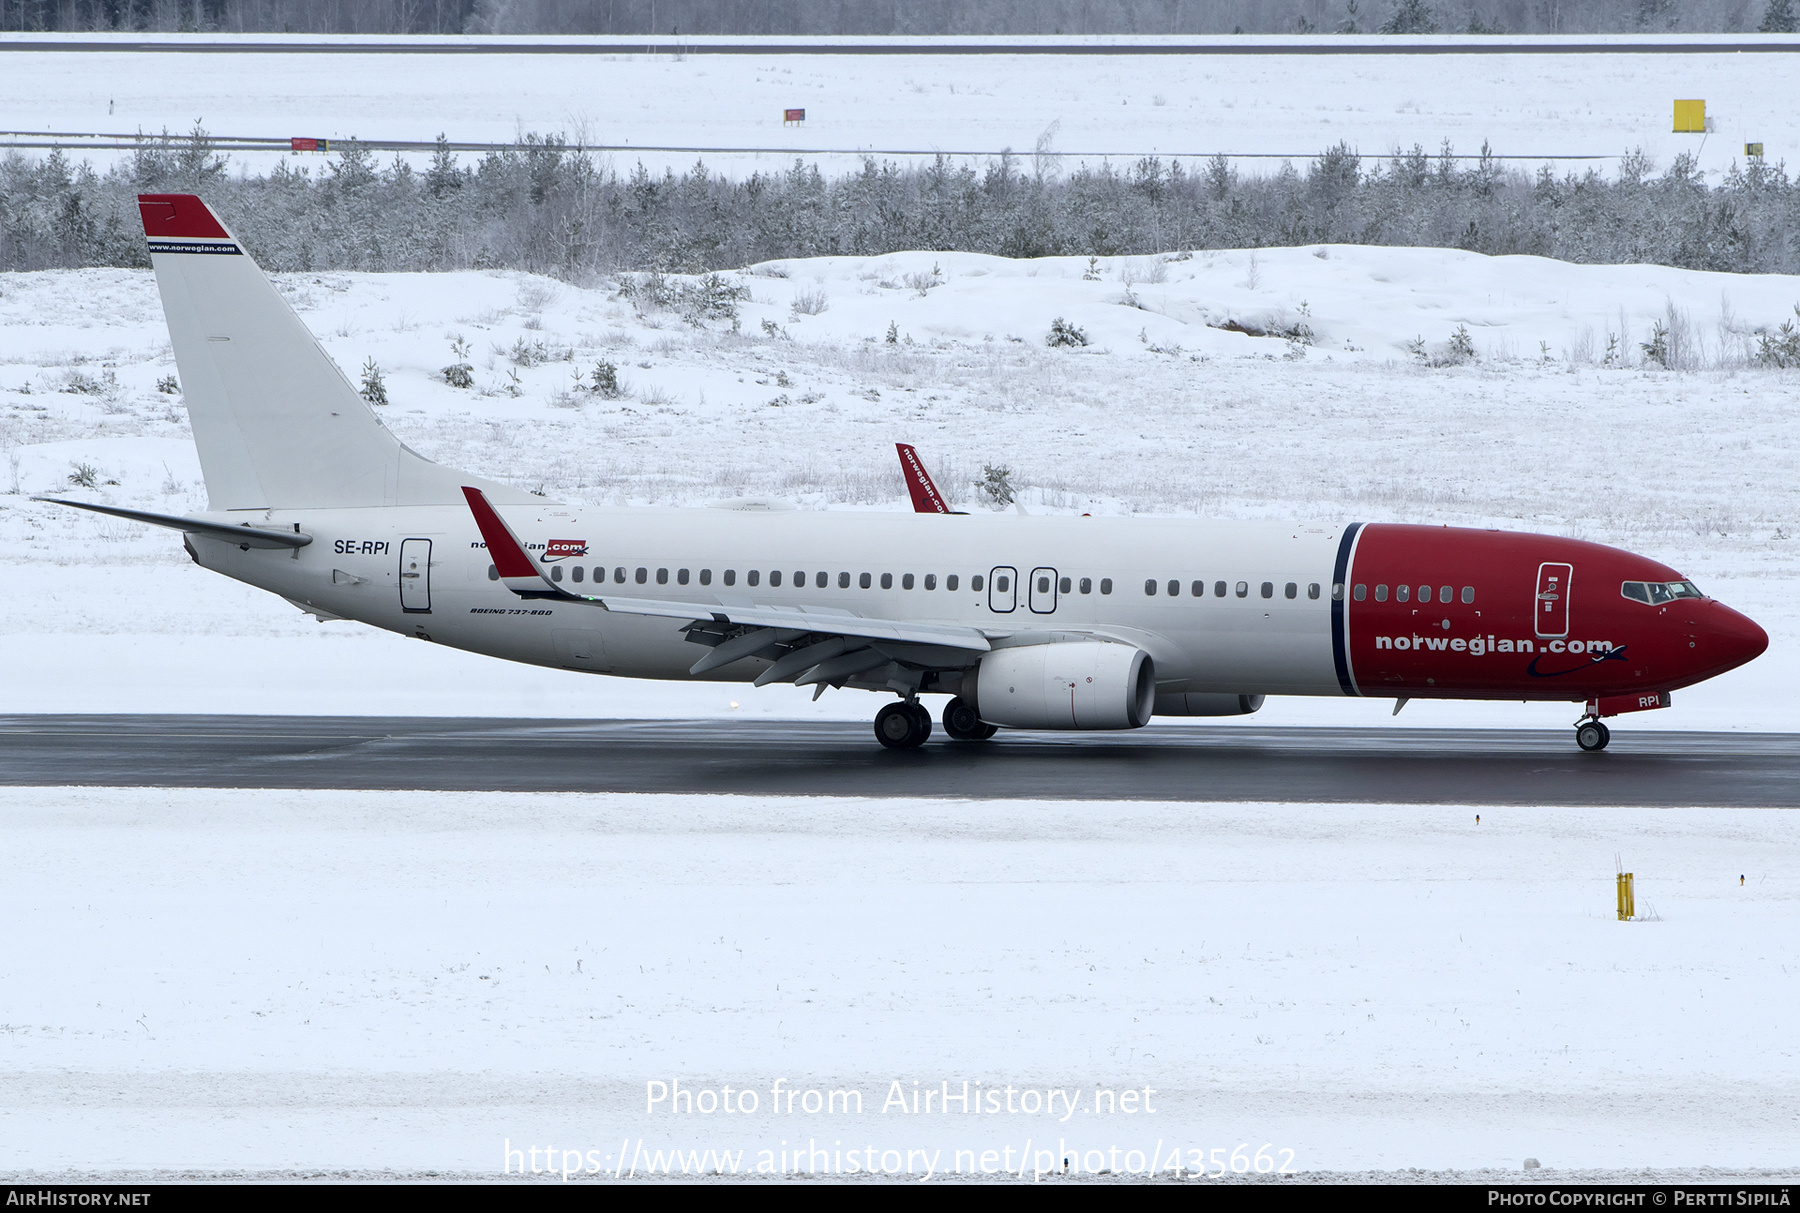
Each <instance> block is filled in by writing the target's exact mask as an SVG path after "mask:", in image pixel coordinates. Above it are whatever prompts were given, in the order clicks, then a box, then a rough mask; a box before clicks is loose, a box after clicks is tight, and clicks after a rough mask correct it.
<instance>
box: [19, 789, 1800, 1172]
mask: <svg viewBox="0 0 1800 1213" xmlns="http://www.w3.org/2000/svg"><path fill="white" fill-rule="evenodd" d="M1480 812H1481V820H1480V823H1479V824H1477V823H1476V820H1475V812H1474V810H1470V809H1464V808H1457V807H1442V808H1439V807H1432V808H1428V809H1419V808H1410V807H1404V806H1343V805H1333V806H1330V807H1325V808H1307V807H1304V806H1294V805H1279V806H1268V805H1215V804H1188V805H1141V804H1070V803H1029V802H1026V803H1018V802H962V803H956V802H943V801H918V802H909V801H904V800H900V801H895V800H872V801H863V800H837V799H829V798H806V799H770V798H737V797H707V798H701V797H691V798H690V797H656V796H587V795H535V796H534V795H474V794H449V795H437V796H431V797H427V798H421V797H419V796H416V795H413V794H410V793H337V792H320V793H306V792H266V791H241V792H191V791H153V790H135V789H124V790H121V789H81V790H67V789H6V790H4V791H0V833H3V834H4V847H5V852H6V854H7V855H8V856H9V857H10V858H11V860H12V864H11V872H12V875H11V876H10V877H9V879H8V881H7V883H6V887H5V889H4V890H3V891H0V903H3V906H4V910H5V913H6V917H7V920H8V922H9V923H10V924H11V929H10V930H9V931H8V932H7V934H6V938H5V941H4V943H0V972H3V973H4V974H5V977H6V986H7V990H8V999H7V1007H6V1011H5V1014H4V1017H3V1018H4V1021H5V1022H4V1023H3V1024H0V1058H4V1066H3V1067H0V1069H3V1071H4V1077H0V1121H3V1123H4V1125H5V1132H4V1133H3V1134H0V1172H11V1173H16V1172H18V1171H22V1170H26V1169H33V1170H38V1171H44V1170H52V1171H55V1170H63V1169H68V1168H82V1169H92V1168H151V1167H156V1168H174V1169H181V1168H194V1169H204V1170H221V1169H238V1168H250V1169H258V1168H326V1167H330V1168H337V1167H347V1168H357V1169H370V1170H379V1169H384V1168H390V1169H399V1170H425V1169H439V1170H444V1171H452V1172H463V1171H468V1172H477V1173H490V1174H491V1173H493V1172H497V1171H498V1170H499V1169H500V1168H501V1166H502V1165H503V1149H504V1145H503V1143H505V1142H508V1141H510V1142H511V1144H512V1145H513V1146H514V1147H520V1146H524V1145H539V1146H542V1145H555V1146H556V1147H558V1148H559V1149H560V1148H570V1149H573V1148H579V1149H581V1150H582V1151H586V1150H588V1149H593V1150H596V1151H598V1153H599V1154H600V1155H601V1156H617V1155H618V1153H619V1150H620V1143H621V1142H625V1143H627V1145H628V1147H630V1149H631V1150H633V1151H635V1148H636V1145H637V1143H638V1141H639V1140H640V1139H641V1140H642V1141H643V1142H644V1143H645V1144H646V1148H647V1149H661V1150H666V1149H671V1148H676V1147H679V1148H682V1149H684V1150H685V1149H693V1148H698V1149H706V1148H720V1149H723V1148H727V1147H729V1148H731V1149H743V1150H747V1151H749V1152H750V1157H751V1158H752V1159H754V1158H755V1156H756V1152H757V1151H759V1150H761V1149H764V1148H767V1149H770V1150H779V1149H781V1148H782V1146H781V1144H780V1143H786V1146H787V1147H788V1148H792V1147H793V1146H795V1145H796V1144H804V1143H806V1142H808V1141H813V1140H817V1141H818V1142H819V1143H820V1144H821V1146H822V1147H823V1148H825V1149H827V1150H835V1149H839V1148H842V1149H846V1150H847V1149H850V1148H852V1147H854V1148H857V1149H861V1148H862V1147H863V1146H864V1145H865V1144H873V1145H876V1146H877V1147H879V1148H880V1149H887V1148H890V1147H893V1148H914V1147H918V1148H928V1149H942V1150H944V1151H945V1154H944V1158H945V1159H949V1158H950V1157H952V1152H953V1151H955V1150H957V1149H975V1150H984V1149H988V1148H994V1149H1001V1148H1004V1147H1011V1148H1012V1149H1013V1150H1014V1152H1015V1155H1016V1154H1017V1152H1018V1151H1019V1149H1020V1148H1021V1147H1023V1145H1024V1143H1025V1142H1026V1140H1027V1139H1031V1140H1032V1141H1035V1142H1036V1143H1038V1145H1040V1146H1042V1145H1045V1144H1049V1145H1050V1147H1051V1148H1052V1149H1053V1150H1054V1149H1056V1148H1058V1146H1057V1143H1059V1142H1060V1143H1066V1145H1067V1146H1069V1147H1071V1148H1076V1147H1078V1148H1080V1149H1081V1150H1083V1151H1086V1150H1088V1149H1092V1148H1110V1147H1111V1146H1114V1145H1116V1146H1118V1147H1120V1148H1121V1149H1135V1150H1139V1151H1142V1152H1144V1153H1145V1154H1146V1155H1147V1154H1148V1153H1149V1152H1150V1151H1151V1150H1152V1149H1153V1147H1154V1146H1155V1143H1156V1142H1157V1141H1158V1140H1159V1139H1160V1141H1161V1143H1162V1145H1161V1149H1162V1151H1163V1157H1164V1158H1165V1159H1166V1158H1167V1153H1168V1151H1169V1150H1170V1149H1171V1148H1172V1147H1175V1146H1177V1145H1178V1144H1179V1145H1180V1146H1181V1147H1182V1148H1183V1149H1184V1150H1185V1149H1187V1148H1189V1147H1202V1148H1205V1149H1208V1150H1210V1149H1211V1148H1212V1147H1214V1146H1220V1147H1224V1150H1225V1153H1226V1154H1227V1155H1229V1153H1230V1152H1231V1150H1232V1149H1234V1148H1235V1147H1237V1146H1238V1145H1239V1143H1248V1147H1249V1149H1248V1151H1247V1153H1254V1152H1255V1151H1256V1150H1257V1149H1258V1148H1259V1147H1260V1146H1262V1145H1263V1144H1264V1143H1272V1144H1273V1146H1274V1147H1275V1149H1276V1150H1280V1149H1292V1150H1293V1151H1294V1153H1293V1156H1292V1157H1293V1159H1294V1164H1295V1166H1296V1167H1297V1168H1299V1169H1303V1170H1327V1171H1340V1170H1351V1171H1367V1170H1396V1169H1401V1168H1406V1167H1423V1168H1485V1167H1492V1168H1496V1169H1509V1170H1510V1169H1516V1168H1517V1167H1518V1165H1519V1162H1520V1160H1521V1159H1523V1158H1525V1157H1536V1158H1540V1159H1542V1160H1543V1161H1544V1162H1545V1164H1546V1165H1547V1166H1548V1167H1551V1168H1555V1169H1559V1170H1561V1169H1569V1168H1598V1167H1608V1168H1627V1167H1633V1168H1635V1167H1649V1166H1658V1167H1686V1166H1693V1165H1697V1164H1700V1163H1706V1164H1709V1165H1714V1166H1722V1167H1757V1166H1790V1165H1792V1163H1793V1161H1794V1159H1793V1138H1792V1132H1791V1130H1790V1127H1789V1126H1790V1125H1791V1123H1792V1120H1793V1117H1794V1115H1795V1114H1796V1112H1800V1101H1797V1097H1796V1095H1795V1092H1796V1090H1800V1069H1797V1066H1796V1061H1795V1055H1794V1051H1793V1049H1792V1048H1791V1047H1789V1045H1788V1044H1787V1043H1785V1037H1786V1031H1785V1030H1786V1026H1787V1022H1788V1008H1789V1007H1791V1006H1792V1005H1793V1003H1794V1000H1795V998H1796V996H1800V964H1797V963H1796V960H1795V957H1794V955H1793V944H1792V938H1791V936H1792V931H1791V929H1790V921H1791V920H1790V917H1789V914H1790V907H1791V906H1792V905H1793V904H1794V901H1795V898H1796V897H1797V896H1800V885H1797V884H1796V879H1795V876H1794V873H1795V871H1796V869H1797V866H1800V824H1797V823H1796V821H1795V820H1794V818H1793V816H1792V815H1791V814H1781V813H1769V812H1761V811H1737V810H1717V809H1708V810H1686V809H1679V808H1664V809H1654V810H1643V809H1618V810H1595V809H1557V808H1534V809H1504V808H1495V809H1482V810H1481V811H1480ZM1616 853H1622V855H1623V857H1624V861H1625V864H1626V866H1627V867H1628V868H1630V869H1631V870H1633V871H1634V872H1635V874H1636V880H1637V904H1638V906H1639V907H1640V908H1641V910H1642V911H1643V912H1644V913H1646V914H1650V913H1654V915H1655V919H1654V920H1652V921H1646V922H1634V923H1620V922H1617V921H1615V920H1614V916H1613V902H1614V898H1613V874H1614V866H1613V863H1614V856H1615V854H1616ZM1740 874H1741V875H1742V876H1743V877H1744V883H1743V884H1742V885H1740V883H1739V876H1740ZM676 1079H678V1080H679V1081H680V1082H681V1083H682V1084H683V1085H684V1086H685V1087H688V1088H689V1089H692V1090H698V1089H711V1090H714V1091H715V1092H716V1091H717V1090H718V1089H719V1088H721V1087H722V1086H724V1085H726V1084H730V1085H731V1086H732V1087H734V1088H738V1089H750V1090H753V1091H756V1092H758V1093H759V1102H760V1109H759V1111H758V1113H756V1114H754V1115H736V1116H732V1117H725V1116H723V1115H717V1114H715V1115H711V1116H705V1115H700V1114H694V1115H685V1114H682V1115H671V1114H668V1113H664V1112H660V1111H658V1112H646V1111H645V1108H646V1104H647V1097H646V1087H645V1084H646V1083H647V1082H649V1081H652V1080H656V1081H669V1080H676ZM777 1079H782V1080H783V1081H784V1084H785V1086H786V1087H788V1088H790V1089H798V1090H800V1091H805V1090H808V1089H821V1090H825V1089H839V1090H858V1091H861V1092H862V1095H863V1101H864V1103H863V1114H862V1115H860V1116H856V1115H846V1114H843V1113H842V1111H841V1109H840V1111H839V1112H838V1113H837V1114H826V1113H819V1114H814V1115H806V1114H804V1113H803V1112H801V1111H800V1110H799V1107H800V1105H799V1104H796V1111H795V1113H793V1114H792V1115H788V1114H786V1113H783V1114H781V1115H779V1116H777V1115H775V1114H773V1113H772V1112H771V1110H770V1109H771V1100H770V1091H771V1088H772V1087H773V1085H774V1083H775V1081H776V1080H777ZM965 1079H967V1080H969V1081H970V1082H971V1084H975V1083H979V1084H981V1085H982V1086H983V1088H984V1089H986V1088H990V1087H991V1088H996V1089H998V1088H1004V1087H1006V1086H1007V1085H1011V1086H1012V1087H1014V1088H1016V1089H1017V1090H1020V1091H1022V1090H1024V1089H1032V1090H1036V1091H1039V1092H1040V1093H1041V1092H1042V1091H1044V1090H1046V1089H1055V1090H1060V1091H1068V1092H1071V1093H1072V1094H1073V1095H1074V1096H1076V1097H1078V1098H1080V1099H1081V1100H1082V1101H1083V1102H1082V1103H1081V1104H1079V1105H1078V1110H1077V1111H1076V1112H1075V1113H1074V1114H1073V1115H1070V1116H1068V1117H1067V1118H1066V1119H1063V1118H1062V1117H1063V1106H1062V1105H1061V1104H1060V1103H1059V1105H1058V1112H1057V1115H1056V1116H1054V1117H1052V1116H1049V1115H1047V1114H1044V1113H1042V1112H1040V1113H1039V1114H1036V1115H1031V1114H1026V1113H1023V1112H1015V1113H1014V1114H1012V1115H1006V1114H995V1115H980V1116H973V1115H971V1116H966V1117H961V1116H957V1115H954V1114H952V1115H950V1116H944V1115H941V1114H936V1113H933V1114H931V1115H926V1114H924V1113H923V1112H921V1113H918V1114H913V1113H900V1112H898V1111H897V1110H895V1109H894V1108H891V1107H890V1109H889V1110H888V1111H887V1112H885V1113H883V1112H882V1111H881V1110H880V1107H881V1105H882V1103H883V1102H884V1100H885V1099H886V1098H887V1096H888V1095H889V1094H890V1092H891V1090H892V1085H891V1084H892V1083H893V1082H894V1081H896V1080H898V1081H900V1082H901V1084H902V1087H903V1090H904V1092H905V1093H906V1095H907V1096H908V1098H909V1099H910V1097H911V1093H912V1091H913V1090H914V1088H913V1086H912V1084H913V1083H914V1082H915V1081H916V1082H918V1083H919V1084H920V1088H919V1089H924V1088H925V1087H927V1086H930V1087H932V1088H934V1089H939V1088H940V1084H942V1083H945V1082H948V1083H949V1084H951V1086H953V1087H955V1088H957V1089H958V1090H960V1084H961V1083H962V1081H963V1080H965ZM1096 1087H1099V1088H1103V1089H1109V1090H1114V1091H1120V1090H1123V1089H1126V1088H1134V1089H1138V1090H1140V1091H1141V1090H1142V1089H1143V1088H1145V1087H1148V1088H1152V1089H1154V1091H1155V1095H1153V1096H1150V1097H1147V1098H1148V1099H1149V1101H1150V1103H1151V1104H1152V1106H1153V1107H1154V1109H1155V1110H1154V1112H1144V1111H1142V1110H1141V1107H1140V1111H1138V1112H1136V1113H1132V1114H1126V1113H1124V1112H1123V1111H1121V1112H1118V1113H1110V1114H1109V1113H1095V1112H1092V1111H1088V1110H1084V1109H1087V1108H1088V1107H1089V1106H1090V1103H1091V1096H1092V1093H1093V1091H1094V1090H1095V1089H1096ZM953 1111H954V1105H953ZM611 1165H612V1164H611V1161H610V1157H609V1160H608V1162H607V1166H608V1167H609V1168H610V1167H611ZM941 1165H942V1164H940V1167H941ZM1114 1165H1115V1166H1117V1165H1119V1164H1118V1163H1115V1164H1114Z"/></svg>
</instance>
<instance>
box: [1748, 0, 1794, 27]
mask: <svg viewBox="0 0 1800 1213" xmlns="http://www.w3.org/2000/svg"><path fill="white" fill-rule="evenodd" d="M1756 32H1757V33H1759V34H1793V33H1800V17H1796V16H1795V14H1794V0H1769V7H1768V8H1767V9H1766V10H1764V12H1763V19H1762V24H1761V25H1759V26H1757V27H1756Z"/></svg>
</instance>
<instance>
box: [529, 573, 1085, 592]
mask: <svg viewBox="0 0 1800 1213" xmlns="http://www.w3.org/2000/svg"><path fill="white" fill-rule="evenodd" d="M499 579H500V574H498V573H495V574H494V580H496V581H498V580H499ZM1081 592H1082V593H1083V594H1092V593H1093V592H1094V579H1093V578H1092V577H1083V578H1082V579H1081Z"/></svg>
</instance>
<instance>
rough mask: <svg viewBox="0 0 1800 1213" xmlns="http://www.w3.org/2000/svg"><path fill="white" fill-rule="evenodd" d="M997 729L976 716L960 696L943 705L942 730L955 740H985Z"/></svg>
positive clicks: (973, 710) (997, 730)
mask: <svg viewBox="0 0 1800 1213" xmlns="http://www.w3.org/2000/svg"><path fill="white" fill-rule="evenodd" d="M999 731H1000V730H999V729H997V728H995V727H994V726H993V725H991V724H988V723H986V722H984V721H983V720H982V719H981V717H979V716H977V715H976V714H975V709H974V708H972V707H970V706H969V705H968V703H967V702H965V701H964V700H963V699H962V698H961V697H958V698H956V699H952V700H951V701H950V702H949V703H947V704H945V705H944V732H946V733H948V734H949V735H950V736H951V737H953V738H955V739H956V740H957V741H986V740H987V739H988V738H990V737H992V736H993V735H994V734H995V733H997V732H999Z"/></svg>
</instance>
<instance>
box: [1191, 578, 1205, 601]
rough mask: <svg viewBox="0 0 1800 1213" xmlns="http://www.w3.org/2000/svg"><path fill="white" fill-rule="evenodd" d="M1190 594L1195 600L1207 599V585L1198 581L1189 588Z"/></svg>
mask: <svg viewBox="0 0 1800 1213" xmlns="http://www.w3.org/2000/svg"><path fill="white" fill-rule="evenodd" d="M1188 592H1189V593H1191V594H1192V595H1193V596H1194V597H1195V598H1204V597H1206V583H1205V582H1204V581H1196V582H1195V583H1194V584H1193V585H1191V586H1189V587H1188Z"/></svg>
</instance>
